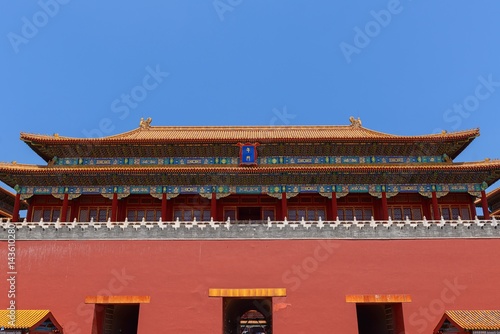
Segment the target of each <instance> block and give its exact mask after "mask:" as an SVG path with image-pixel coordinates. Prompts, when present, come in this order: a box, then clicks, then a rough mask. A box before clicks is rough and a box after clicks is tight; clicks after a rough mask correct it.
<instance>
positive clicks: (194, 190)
mask: <svg viewBox="0 0 500 334" xmlns="http://www.w3.org/2000/svg"><path fill="white" fill-rule="evenodd" d="M487 187H488V185H487V184H485V183H483V184H437V185H414V184H412V185H367V184H349V185H275V186H108V187H78V186H75V187H19V191H18V192H19V193H20V194H21V199H27V198H30V197H31V196H33V195H53V196H54V197H56V198H59V199H63V198H64V194H68V198H69V199H74V198H77V197H79V196H80V195H102V196H104V197H106V198H110V199H112V198H113V195H114V194H117V197H118V198H119V199H121V198H125V197H127V196H129V195H137V194H145V195H151V196H153V197H155V198H158V199H161V198H162V197H163V194H166V196H167V199H171V198H174V197H176V196H178V195H180V194H199V195H201V196H203V197H206V198H211V194H212V193H215V194H216V198H222V197H226V196H229V195H231V194H237V195H245V194H246V195H250V194H267V195H269V196H272V197H276V198H281V196H282V195H281V194H282V193H286V197H287V198H291V197H294V196H297V195H298V194H305V193H317V194H320V195H322V196H325V197H328V198H331V197H332V194H333V193H335V196H336V197H337V198H341V197H344V196H346V195H348V194H351V193H367V194H370V195H372V196H374V197H378V198H381V197H382V192H385V194H386V197H387V198H390V197H393V196H396V195H397V194H399V193H419V194H420V195H422V196H425V197H429V198H431V197H432V193H433V192H436V196H437V197H438V198H439V197H443V196H445V195H447V194H448V193H469V194H470V195H472V196H475V197H480V196H481V191H482V190H485V189H486V188H487Z"/></svg>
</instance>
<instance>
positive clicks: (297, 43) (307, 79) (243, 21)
mask: <svg viewBox="0 0 500 334" xmlns="http://www.w3.org/2000/svg"><path fill="white" fill-rule="evenodd" d="M498 13H500V2H499V1H494V0H484V1H463V0H453V1H452V0H443V1H426V0H425V1H424V0H401V1H396V0H391V1H386V0H382V1H379V0H370V1H331V0H330V1H301V0H293V1H290V0H288V1H284V0H283V1H282V0H273V1H269V0H265V1H264V0H252V1H250V0H215V1H214V0H176V1H173V0H163V1H141V2H139V1H95V0H87V1H77V0H40V1H38V2H36V1H6V2H3V3H2V10H1V11H0V35H1V38H0V56H1V59H2V61H1V62H0V109H1V115H2V120H3V128H2V131H1V132H0V147H1V148H0V150H1V151H0V160H1V161H13V160H16V161H18V162H22V163H41V162H42V161H41V159H40V158H38V157H37V155H36V154H35V153H34V152H32V151H31V150H30V149H29V148H28V146H27V145H25V144H24V143H23V142H21V141H20V140H19V133H20V132H31V133H43V134H53V133H59V134H60V135H65V136H75V137H86V136H97V135H112V134H116V133H121V132H125V131H128V130H131V129H134V128H136V127H137V126H138V125H139V120H140V118H141V117H144V118H146V117H152V118H153V123H152V125H285V124H287V125H301V124H319V125H322V124H331V125H339V124H349V121H348V118H349V116H351V115H353V116H355V117H360V118H361V119H362V121H363V126H365V127H367V128H371V129H374V130H378V131H383V132H388V133H393V134H401V135H417V134H428V133H433V132H437V131H441V129H445V130H447V131H456V130H463V129H470V128H476V127H479V128H480V129H481V137H479V138H478V139H476V140H475V142H474V143H473V144H472V145H471V146H470V147H469V148H468V149H467V150H466V151H465V152H464V153H463V154H462V155H461V157H460V159H459V160H461V161H475V160H482V159H484V158H486V157H489V158H500V149H499V146H498V136H497V128H498V120H499V115H498V112H499V110H500V62H499V61H498V60H499V59H500V42H499V39H498V34H499V33H500V20H499V19H498Z"/></svg>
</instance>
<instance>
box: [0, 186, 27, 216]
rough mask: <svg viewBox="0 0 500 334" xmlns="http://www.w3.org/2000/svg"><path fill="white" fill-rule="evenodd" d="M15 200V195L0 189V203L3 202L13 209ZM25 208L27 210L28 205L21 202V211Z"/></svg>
mask: <svg viewBox="0 0 500 334" xmlns="http://www.w3.org/2000/svg"><path fill="white" fill-rule="evenodd" d="M15 198H16V195H14V194H13V193H11V192H10V191H8V190H6V189H4V188H2V187H0V202H3V203H5V204H7V205H9V206H11V207H14V202H15ZM27 208H28V203H26V202H25V201H21V210H25V209H27ZM4 210H5V208H4ZM10 215H12V212H10Z"/></svg>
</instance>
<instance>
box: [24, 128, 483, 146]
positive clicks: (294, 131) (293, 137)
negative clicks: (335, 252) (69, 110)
mask: <svg viewBox="0 0 500 334" xmlns="http://www.w3.org/2000/svg"><path fill="white" fill-rule="evenodd" d="M478 135H479V130H478V129H473V130H467V131H460V132H451V133H444V134H443V133H440V134H429V135H420V136H398V135H392V134H388V133H383V132H379V131H374V130H370V129H367V128H364V127H354V126H349V125H305V126H151V127H149V128H147V129H143V128H137V129H134V130H131V131H128V132H125V133H121V134H117V135H113V136H109V137H103V138H73V137H65V136H60V135H58V134H57V135H52V136H50V135H37V134H30V133H21V139H22V140H24V141H28V142H53V143H56V142H64V143H66V142H75V141H82V140H83V141H86V142H87V141H89V142H97V143H100V144H106V143H110V142H120V141H131V142H140V141H155V140H156V141H173V142H176V141H179V142H190V141H197V142H198V141H200V142H205V141H206V142H215V141H218V142H220V141H222V142H224V141H255V140H258V141H261V142H262V141H301V140H312V141H325V140H327V141H328V140H335V139H337V140H346V141H348V140H353V139H359V140H363V139H365V140H369V139H387V140H395V141H400V140H403V141H405V140H411V141H414V140H421V141H426V140H428V141H429V140H436V139H437V140H445V139H451V138H462V139H465V138H473V137H477V136H478Z"/></svg>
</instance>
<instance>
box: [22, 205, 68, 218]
mask: <svg viewBox="0 0 500 334" xmlns="http://www.w3.org/2000/svg"><path fill="white" fill-rule="evenodd" d="M61 210H62V207H60V206H52V207H34V208H33V216H32V217H33V218H32V221H33V222H39V221H40V219H42V218H43V221H44V222H55V221H56V220H57V218H60V216H61ZM70 211H71V208H70V207H69V206H68V211H67V213H66V221H68V220H69V218H70V216H71V212H70Z"/></svg>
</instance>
